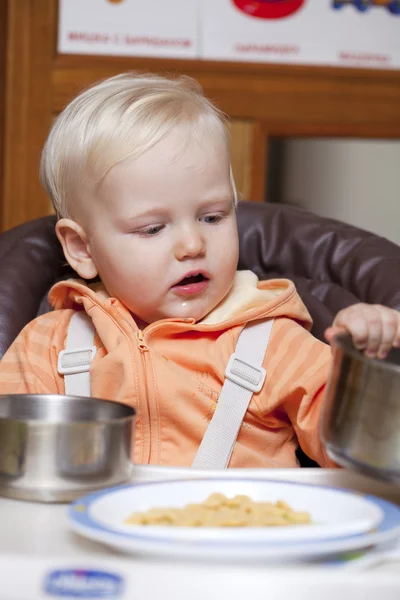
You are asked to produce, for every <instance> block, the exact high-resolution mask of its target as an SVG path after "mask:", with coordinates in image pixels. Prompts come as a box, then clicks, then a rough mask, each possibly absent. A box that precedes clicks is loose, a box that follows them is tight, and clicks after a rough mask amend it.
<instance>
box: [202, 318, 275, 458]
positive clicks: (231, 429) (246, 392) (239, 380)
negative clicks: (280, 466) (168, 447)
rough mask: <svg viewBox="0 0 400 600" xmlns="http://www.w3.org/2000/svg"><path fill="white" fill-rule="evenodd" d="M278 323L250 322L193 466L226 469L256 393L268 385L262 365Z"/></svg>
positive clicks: (233, 359)
mask: <svg viewBox="0 0 400 600" xmlns="http://www.w3.org/2000/svg"><path fill="white" fill-rule="evenodd" d="M273 322H274V320H273V319H270V320H268V321H257V322H255V323H248V324H247V325H246V327H244V329H243V330H242V332H241V334H240V336H239V339H238V342H237V344H236V351H235V353H234V354H232V356H231V358H230V360H229V363H228V366H227V368H226V371H225V377H226V379H225V382H224V385H223V386H222V390H221V393H220V395H219V398H218V403H217V408H216V409H215V412H214V415H213V417H212V419H211V421H210V423H209V425H208V428H207V431H206V432H205V434H204V437H203V439H202V442H201V444H200V446H199V449H198V451H197V454H196V457H195V459H194V461H193V463H192V467H195V468H197V469H225V468H226V467H227V466H228V464H229V461H230V458H231V454H232V451H233V447H234V445H235V443H236V438H237V436H238V433H239V430H240V427H241V425H242V421H243V418H244V416H245V414H246V411H247V408H248V406H249V404H250V400H251V397H252V395H253V393H254V392H259V391H260V390H261V388H262V386H263V384H264V381H265V376H266V372H265V369H263V367H262V364H263V361H264V356H265V353H266V350H267V347H268V343H269V338H270V335H271V330H272V325H273Z"/></svg>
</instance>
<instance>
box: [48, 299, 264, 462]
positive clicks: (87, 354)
mask: <svg viewBox="0 0 400 600" xmlns="http://www.w3.org/2000/svg"><path fill="white" fill-rule="evenodd" d="M273 322H274V320H273V319H270V320H268V321H265V320H264V321H257V322H254V323H248V324H247V325H246V326H245V327H244V328H243V330H242V332H241V334H240V336H239V339H238V341H237V344H236V350H235V352H234V354H232V356H231V357H230V359H229V362H228V365H227V367H226V371H225V377H226V379H225V382H224V385H223V386H222V390H221V393H220V395H219V399H218V403H217V408H216V409H215V413H214V416H213V418H212V419H211V421H210V423H209V425H208V428H207V431H206V433H205V434H204V437H203V440H202V442H201V444H200V446H199V449H198V451H197V454H196V457H195V459H194V461H193V464H192V467H195V468H198V469H224V468H226V467H227V466H228V464H229V461H230V458H231V454H232V451H233V447H234V445H235V443H236V438H237V436H238V433H239V430H240V427H241V425H242V422H243V418H244V416H245V414H246V411H247V408H248V406H249V403H250V400H251V398H252V396H253V393H254V392H259V391H260V390H261V388H262V386H263V385H264V381H265V377H266V372H265V369H264V368H263V367H262V364H263V362H264V357H265V353H266V350H267V348H268V343H269V338H270V335H271V330H272V325H273ZM94 336H95V329H94V326H93V323H92V320H91V318H90V317H89V316H88V315H87V314H86V312H85V311H79V312H76V313H74V315H73V316H72V318H71V322H70V325H69V329H68V335H67V342H66V347H65V350H63V351H62V352H60V354H59V355H58V372H59V373H60V374H61V375H64V381H65V393H66V394H67V395H70V396H90V395H91V390H90V365H91V363H92V360H93V358H94V356H95V354H96V347H95V346H94V345H93V344H94Z"/></svg>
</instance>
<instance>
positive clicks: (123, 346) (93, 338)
mask: <svg viewBox="0 0 400 600" xmlns="http://www.w3.org/2000/svg"><path fill="white" fill-rule="evenodd" d="M41 176H42V181H43V184H44V186H45V188H46V190H47V191H48V193H49V195H50V197H51V199H52V201H53V204H54V207H55V210H56V212H57V215H58V222H57V225H56V231H57V236H58V238H59V240H60V242H61V244H62V247H63V250H64V254H65V258H66V260H67V261H68V263H69V264H70V265H71V267H72V268H73V269H74V270H75V271H76V273H77V274H78V275H79V276H80V278H81V279H79V280H78V279H74V280H68V281H62V282H60V283H57V284H56V285H55V286H54V287H53V288H52V290H51V291H50V295H49V298H50V302H51V304H52V306H53V308H54V310H53V311H52V312H50V313H48V314H46V315H43V316H41V317H39V318H38V319H36V320H34V321H33V322H31V323H30V324H28V325H27V326H26V327H25V329H24V330H23V331H22V332H21V334H20V335H19V336H18V338H17V339H16V340H15V342H14V343H13V345H12V346H11V347H10V349H9V350H8V352H7V353H6V354H5V356H4V358H3V360H2V361H1V363H0V391H1V393H14V394H18V393H56V394H64V393H68V394H76V395H91V396H93V397H97V398H105V399H110V400H114V401H119V402H123V403H126V404H129V405H131V406H133V407H134V408H135V409H136V427H135V441H134V447H133V448H132V458H133V460H134V461H135V462H137V463H153V464H161V465H183V466H189V465H192V464H193V465H194V466H197V467H216V468H217V467H221V466H226V465H229V466H231V467H295V466H298V465H297V461H296V455H295V451H296V448H297V446H298V444H300V445H301V447H302V448H303V450H304V452H305V453H306V454H307V455H308V456H309V457H310V458H312V459H314V460H315V461H317V462H318V463H319V464H320V465H322V466H328V465H331V464H333V463H331V462H330V460H329V458H328V457H327V455H326V454H325V451H324V448H323V446H322V444H321V442H320V439H319V417H320V411H321V402H322V399H323V395H324V388H325V384H326V382H327V378H328V374H329V370H330V364H331V352H330V348H329V346H328V345H326V344H324V343H322V342H320V341H318V340H317V339H315V338H314V337H313V336H312V335H311V334H310V333H309V329H310V325H311V319H310V316H309V314H308V312H307V309H306V308H305V306H304V304H303V303H302V301H301V299H300V297H299V296H298V294H297V292H296V289H295V287H294V285H293V283H292V282H290V281H288V280H285V279H280V280H269V281H262V282H259V281H258V280H257V277H256V276H255V275H254V274H253V273H251V272H249V271H247V272H237V271H236V268H237V262H238V233H237V227H236V215H235V206H236V191H235V184H234V181H233V178H232V172H231V164H230V156H229V145H228V137H227V132H226V126H225V122H224V118H223V116H222V115H221V113H220V112H219V111H218V110H217V109H216V108H215V107H214V106H213V105H212V104H211V102H210V101H209V100H207V99H206V98H205V97H204V96H203V95H202V93H201V90H200V89H199V87H198V86H197V85H196V84H195V82H193V81H192V80H190V79H187V78H180V79H175V80H170V79H166V78H163V77H157V76H138V75H135V74H128V75H122V76H119V77H114V78H111V79H108V80H106V81H103V82H101V83H99V84H97V85H95V86H94V87H92V88H91V89H89V90H87V91H85V92H83V93H82V94H80V95H79V96H78V97H77V98H76V99H75V100H73V101H72V102H71V103H70V104H69V105H68V106H67V108H66V109H65V110H64V111H63V112H62V113H61V114H60V115H59V117H58V118H57V119H56V121H55V123H54V125H53V127H52V130H51V132H50V135H49V137H48V140H47V143H46V145H45V148H44V152H43V157H42V165H41ZM342 330H347V331H349V332H350V334H351V335H352V338H353V341H354V343H355V344H356V346H357V347H359V348H362V349H363V350H364V351H365V352H366V353H367V354H368V355H369V356H375V355H377V356H379V357H384V356H385V355H386V353H387V352H388V350H389V349H390V348H391V346H392V345H399V343H400V318H399V313H397V312H396V311H394V310H392V309H389V308H386V307H383V306H368V305H364V304H357V305H354V306H351V307H350V308H348V309H345V310H343V311H341V312H340V313H339V314H338V315H337V317H336V319H335V321H334V323H333V325H332V327H331V328H330V329H329V330H328V331H327V332H326V337H327V340H328V341H331V339H332V337H333V336H334V335H336V334H337V333H338V332H340V331H342ZM232 357H233V358H232ZM264 369H265V371H266V375H265V371H264Z"/></svg>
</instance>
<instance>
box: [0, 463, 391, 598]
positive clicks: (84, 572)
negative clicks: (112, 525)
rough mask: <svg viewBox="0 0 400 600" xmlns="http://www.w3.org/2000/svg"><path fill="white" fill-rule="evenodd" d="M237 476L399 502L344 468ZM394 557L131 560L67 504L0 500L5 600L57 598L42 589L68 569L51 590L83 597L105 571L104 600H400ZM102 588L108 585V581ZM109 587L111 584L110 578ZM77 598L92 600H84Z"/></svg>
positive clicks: (167, 472) (159, 473) (146, 471)
mask: <svg viewBox="0 0 400 600" xmlns="http://www.w3.org/2000/svg"><path fill="white" fill-rule="evenodd" d="M207 474H209V475H213V476H214V475H216V476H218V477H226V478H230V477H234V476H235V475H237V474H238V472H237V471H236V472H235V471H234V470H226V471H223V472H220V471H219V472H215V471H214V472H210V473H207ZM240 475H241V476H245V477H254V478H264V479H265V478H268V479H275V480H277V479H279V480H282V479H285V480H288V481H299V482H302V483H313V484H316V485H330V486H338V487H345V488H347V489H354V490H357V491H360V492H366V493H372V494H376V495H379V496H381V497H383V498H385V499H387V500H391V501H392V502H398V503H400V489H399V488H395V487H394V486H390V485H388V484H381V483H377V482H375V481H373V480H371V479H368V478H366V477H363V476H361V475H358V474H355V473H353V472H348V471H344V470H330V469H283V470H281V469H279V470H278V469H273V470H268V471H265V470H263V471H262V470H254V469H245V470H240ZM194 476H199V477H201V476H204V472H200V471H195V470H192V469H180V468H172V467H151V466H140V467H135V469H134V472H133V477H132V479H133V481H153V480H158V479H164V480H165V479H181V478H185V477H194ZM397 555H398V562H397V559H396V556H394V557H393V558H392V559H390V558H389V559H387V560H385V561H382V564H380V562H379V560H376V561H375V562H374V563H372V562H371V561H370V562H369V563H368V561H367V562H366V563H365V564H364V568H363V565H362V563H361V561H360V564H359V567H358V568H359V569H360V571H357V566H355V565H352V564H350V565H349V567H347V566H346V567H320V566H318V567H316V566H311V565H310V566H307V567H301V568H299V567H280V568H279V567H271V566H268V565H265V566H262V567H260V566H255V565H254V566H246V567H245V566H243V567H239V568H238V566H237V565H235V566H229V565H212V564H210V565H207V566H205V565H204V564H203V565H199V564H192V563H190V562H185V563H179V562H177V561H166V560H156V559H152V560H150V559H146V560H144V559H136V558H135V559H133V558H131V557H127V556H123V555H119V554H118V553H117V552H115V551H113V550H111V549H109V548H107V547H105V546H102V545H101V544H97V543H94V542H90V541H89V540H86V539H84V538H81V537H79V536H77V535H75V534H73V533H72V532H71V531H70V530H69V528H68V524H67V520H66V505H63V504H54V505H51V504H40V503H33V502H22V501H16V500H10V499H6V498H0V582H1V584H0V590H1V594H0V597H1V598H2V599H3V598H5V600H26V599H27V598H29V599H30V600H37V599H40V600H42V599H44V598H47V599H48V598H53V599H54V598H56V597H57V596H54V595H47V594H46V586H47V585H48V584H49V581H50V583H51V581H53V582H54V578H55V577H56V578H57V577H59V576H58V575H55V571H65V570H67V571H68V570H72V571H73V573H72V575H71V574H70V575H68V574H65V573H64V575H65V577H64V579H60V580H57V581H58V583H57V581H56V583H55V585H56V586H57V585H61V586H62V585H64V584H65V585H66V586H68V585H71V586H75V585H76V586H79V585H82V586H83V587H85V586H86V587H85V589H86V588H87V589H86V592H88V590H89V588H90V586H91V585H92V584H93V585H102V584H101V581H102V580H101V577H102V576H101V575H100V576H99V577H100V584H99V581H97V583H96V580H95V579H96V575H93V574H90V573H91V572H92V571H96V572H100V573H103V574H104V573H105V575H104V577H105V578H107V574H114V575H115V576H116V577H117V578H120V583H121V586H122V587H121V588H120V593H119V595H115V594H114V595H113V596H103V597H110V598H111V597H112V598H122V599H124V600H125V599H126V598H133V599H136V598H138V599H142V598H143V599H144V600H148V599H149V600H150V599H153V598H154V599H156V598H157V600H158V598H160V599H165V600H169V599H171V600H180V599H181V598H182V600H183V599H184V600H197V598H199V599H200V598H201V599H202V600H214V598H215V599H217V598H218V600H225V598H226V599H229V600H236V598H237V599H239V598H240V600H243V598H246V597H249V598H251V600H258V599H267V598H268V600H275V599H277V600H278V599H279V600H283V599H286V598H287V599H289V598H290V599H293V598H295V600H302V599H303V598H304V599H307V600H314V598H315V599H317V598H318V599H320V598H321V597H323V598H324V600H331V599H332V600H333V599H335V600H337V598H339V597H340V599H341V600H346V599H347V598H349V599H351V600H361V599H362V600H369V599H371V600H375V599H376V600H382V599H385V600H386V599H388V600H391V599H392V598H393V600H394V599H396V600H398V599H399V598H400V546H399V549H398V551H397ZM382 556H383V555H382ZM363 560H364V559H363ZM61 576H62V575H61ZM61 576H60V577H61ZM68 577H69V579H68ZM74 577H75V579H76V581H75V580H74ZM85 577H86V579H85ZM52 578H53V579H52ZM71 578H72V579H71ZM93 578H94V579H93ZM105 581H106V580H105ZM46 582H47V583H46ZM59 582H61V584H60V583H59ZM63 582H64V583H63ZM79 582H81V583H79ZM114 583H115V581H114ZM104 585H108V584H107V582H106V583H105V584H104ZM109 585H111V586H112V580H110V582H109ZM59 589H60V590H61V587H60V588H59ZM110 589H111V588H110ZM89 591H90V590H89ZM64 592H65V590H64V591H63V593H64ZM59 597H63V598H66V597H68V596H65V595H64V596H62V595H61V591H60V592H59ZM81 597H92V598H93V597H96V596H89V595H88V594H87V595H86V596H81Z"/></svg>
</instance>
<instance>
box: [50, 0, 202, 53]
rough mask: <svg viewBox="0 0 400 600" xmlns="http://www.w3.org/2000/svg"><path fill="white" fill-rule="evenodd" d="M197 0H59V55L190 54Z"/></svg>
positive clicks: (193, 49) (195, 44)
mask: <svg viewBox="0 0 400 600" xmlns="http://www.w3.org/2000/svg"><path fill="white" fill-rule="evenodd" d="M198 2H199V0H167V1H166V0H149V1H147V0H146V1H143V0H59V23H58V51H59V52H60V53H64V54H103V55H119V56H158V57H176V58H195V57H197V55H198V35H197V27H198Z"/></svg>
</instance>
